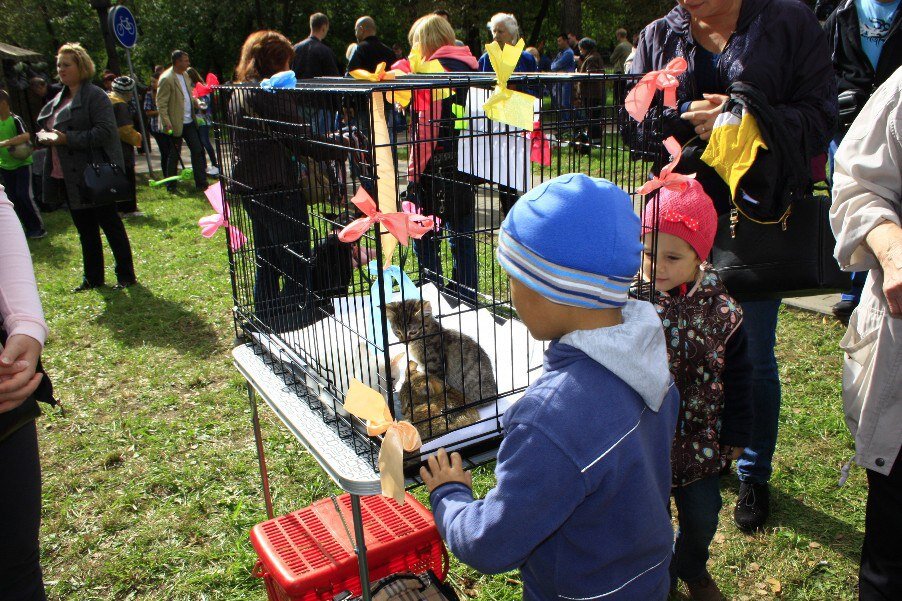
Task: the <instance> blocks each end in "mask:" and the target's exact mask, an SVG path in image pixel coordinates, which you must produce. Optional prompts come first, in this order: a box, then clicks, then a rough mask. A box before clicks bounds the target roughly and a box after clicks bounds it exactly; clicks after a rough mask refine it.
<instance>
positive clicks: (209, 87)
mask: <svg viewBox="0 0 902 601" xmlns="http://www.w3.org/2000/svg"><path fill="white" fill-rule="evenodd" d="M218 85H219V78H218V77H216V75H215V74H214V73H207V83H206V84H202V83H200V82H197V83H196V84H194V90H193V91H192V93H191V95H192V96H194V97H195V98H201V97H203V96H207V95H209V94H210V93H211V92H213V86H218Z"/></svg>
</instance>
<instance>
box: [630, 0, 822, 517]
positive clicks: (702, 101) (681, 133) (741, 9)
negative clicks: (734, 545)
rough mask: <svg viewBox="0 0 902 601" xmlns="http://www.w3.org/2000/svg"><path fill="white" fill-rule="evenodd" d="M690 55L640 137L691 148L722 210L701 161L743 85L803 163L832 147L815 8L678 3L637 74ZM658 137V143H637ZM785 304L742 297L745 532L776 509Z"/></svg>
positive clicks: (716, 186) (640, 55)
mask: <svg viewBox="0 0 902 601" xmlns="http://www.w3.org/2000/svg"><path fill="white" fill-rule="evenodd" d="M676 57H683V58H685V59H686V61H687V63H688V65H689V66H688V69H687V70H686V72H685V73H683V74H682V75H680V77H679V80H680V86H679V88H678V89H677V108H675V109H674V108H664V109H663V110H662V109H658V108H653V109H652V111H651V112H650V113H649V115H648V116H647V117H646V121H647V122H648V123H649V124H650V125H651V126H652V127H651V128H647V127H644V126H645V124H643V126H640V127H639V130H638V133H639V136H640V138H641V137H642V136H644V135H645V134H646V132H649V131H655V130H656V129H657V128H656V127H655V126H660V128H661V130H662V131H663V137H664V138H667V137H668V136H675V137H676V138H677V140H678V141H679V142H680V144H681V145H686V143H687V142H690V141H693V144H692V145H691V147H690V148H687V149H685V150H684V154H683V160H681V162H680V165H679V167H678V168H677V169H678V170H681V171H682V172H683V173H692V172H695V171H698V178H699V181H700V182H701V183H702V185H703V186H704V188H705V191H706V192H707V193H708V195H709V196H711V198H712V200H714V204H715V207H717V209H718V212H719V213H724V212H725V211H726V210H727V209H728V207H729V204H730V197H729V189H728V188H727V186H726V184H724V182H723V180H721V179H720V177H719V176H718V175H716V173H714V172H713V170H710V168H708V169H706V167H707V166H705V165H702V164H700V162H698V161H697V160H696V161H693V159H698V157H699V156H700V155H701V152H702V151H703V150H704V147H705V145H706V144H707V140H708V138H709V137H710V135H711V129H712V127H713V124H714V120H715V118H716V117H717V115H718V114H719V113H720V112H721V106H722V105H723V103H724V102H725V101H726V99H727V96H726V94H727V90H728V88H729V86H730V85H731V84H733V83H735V82H743V83H746V84H751V85H753V86H755V87H756V88H757V89H758V90H760V91H761V93H762V94H763V95H764V96H765V97H766V99H767V101H768V102H769V103H770V106H771V107H773V109H774V110H775V111H776V113H777V114H778V115H779V117H780V118H781V119H782V122H783V123H782V130H784V131H785V132H786V134H787V135H788V136H789V137H790V138H791V139H792V140H794V141H795V142H796V143H797V144H798V147H799V148H801V149H802V151H803V153H804V158H805V159H806V161H805V164H806V165H807V164H808V160H810V159H811V158H814V157H816V156H818V155H821V154H823V153H825V152H826V150H827V144H828V142H829V140H830V138H831V137H832V135H833V130H834V128H835V124H836V84H835V81H834V77H833V67H832V65H831V64H830V52H829V50H828V47H827V39H826V36H825V35H824V32H823V30H822V29H821V27H820V25H819V24H818V21H817V19H816V18H815V16H814V13H812V12H811V9H810V8H808V7H807V6H806V5H805V4H804V3H802V2H798V1H797V0H692V1H689V2H687V1H686V0H679V4H678V6H676V7H675V8H674V9H673V10H671V11H670V13H668V14H667V16H665V17H664V18H662V19H659V20H657V21H655V22H654V23H651V24H650V25H648V26H647V27H646V28H645V30H644V31H643V32H642V34H641V36H640V38H639V44H638V47H637V48H636V56H635V59H634V61H633V66H632V70H631V71H632V73H635V74H641V73H646V72H648V71H652V70H658V69H662V68H664V67H665V66H666V65H667V63H669V62H670V61H671V60H673V59H674V58H676ZM643 142H660V140H641V139H640V140H639V143H640V145H639V146H638V147H641V145H642V143H643ZM779 306H780V301H779V300H775V301H756V302H743V303H742V308H743V312H744V315H745V321H744V325H745V327H746V331H747V332H748V338H749V355H750V358H751V360H752V364H753V365H754V372H753V376H752V394H753V395H754V399H755V423H754V428H753V439H752V444H751V445H750V446H749V447H748V449H747V450H746V453H745V454H744V455H743V456H742V458H741V459H740V460H739V462H738V466H737V467H738V471H739V479H740V481H741V486H740V493H739V500H738V501H737V504H736V508H735V512H734V516H735V519H736V523H737V525H738V526H739V527H740V528H742V529H743V530H747V531H751V530H755V529H757V528H760V527H761V526H762V525H763V524H764V522H765V520H766V519H767V516H768V514H769V504H770V497H769V494H770V492H769V488H768V484H767V482H768V480H769V479H770V476H771V472H772V466H771V462H772V458H773V453H774V448H775V446H776V442H777V422H778V419H779V413H780V381H779V372H778V370H777V360H776V356H775V354H774V345H775V343H776V329H777V313H778V310H779Z"/></svg>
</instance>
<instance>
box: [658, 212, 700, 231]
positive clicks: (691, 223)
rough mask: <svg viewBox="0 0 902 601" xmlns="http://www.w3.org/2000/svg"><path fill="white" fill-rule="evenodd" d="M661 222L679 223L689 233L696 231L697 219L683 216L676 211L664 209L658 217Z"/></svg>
mask: <svg viewBox="0 0 902 601" xmlns="http://www.w3.org/2000/svg"><path fill="white" fill-rule="evenodd" d="M660 218H661V221H669V222H671V223H681V222H682V224H683V225H685V226H686V228H687V229H688V230H689V231H691V232H697V231H698V219H696V218H695V217H689V216H688V215H683V214H682V213H677V212H676V211H672V210H670V209H664V210H663V211H661V215H660Z"/></svg>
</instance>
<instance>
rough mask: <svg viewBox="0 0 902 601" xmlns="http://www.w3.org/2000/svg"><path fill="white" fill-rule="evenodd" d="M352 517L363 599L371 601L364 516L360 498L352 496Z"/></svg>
mask: <svg viewBox="0 0 902 601" xmlns="http://www.w3.org/2000/svg"><path fill="white" fill-rule="evenodd" d="M351 517H352V518H353V519H354V540H355V543H356V544H355V548H354V552H355V553H356V554H357V567H358V570H359V573H360V588H361V589H362V591H361V593H362V594H361V598H362V599H363V601H370V568H369V566H368V565H367V563H366V539H364V534H363V514H362V513H361V511H360V496H359V495H353V494H352V495H351Z"/></svg>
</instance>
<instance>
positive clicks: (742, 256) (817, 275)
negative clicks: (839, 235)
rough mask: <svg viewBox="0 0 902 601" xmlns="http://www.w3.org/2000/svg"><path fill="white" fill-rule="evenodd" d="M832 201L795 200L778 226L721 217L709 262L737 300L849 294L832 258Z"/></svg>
mask: <svg viewBox="0 0 902 601" xmlns="http://www.w3.org/2000/svg"><path fill="white" fill-rule="evenodd" d="M829 213H830V197H828V196H811V195H809V196H803V197H801V198H799V199H797V200H795V201H794V202H793V203H792V205H791V207H790V209H789V211H788V212H787V214H786V215H784V217H783V219H782V220H781V221H780V222H778V223H763V222H758V221H753V220H752V219H748V218H745V217H743V216H742V215H741V213H739V211H738V210H737V209H736V208H735V207H734V209H733V210H732V211H730V212H729V213H726V214H724V215H721V216H720V217H719V218H718V223H717V236H716V237H715V239H714V248H713V249H712V251H711V263H712V264H713V265H714V267H715V269H716V270H717V273H718V274H719V275H720V278H721V280H722V281H723V283H724V285H725V286H726V288H727V290H729V291H730V294H731V295H732V296H733V297H735V298H736V299H737V300H740V301H742V300H764V299H776V298H787V297H793V296H807V295H812V294H827V293H829V292H838V291H842V290H846V289H847V288H848V287H849V274H848V273H844V272H843V271H841V270H840V269H839V265H838V264H837V262H836V259H834V258H833V247H834V246H835V245H836V239H835V238H834V237H833V231H832V230H831V229H830V220H829Z"/></svg>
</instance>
